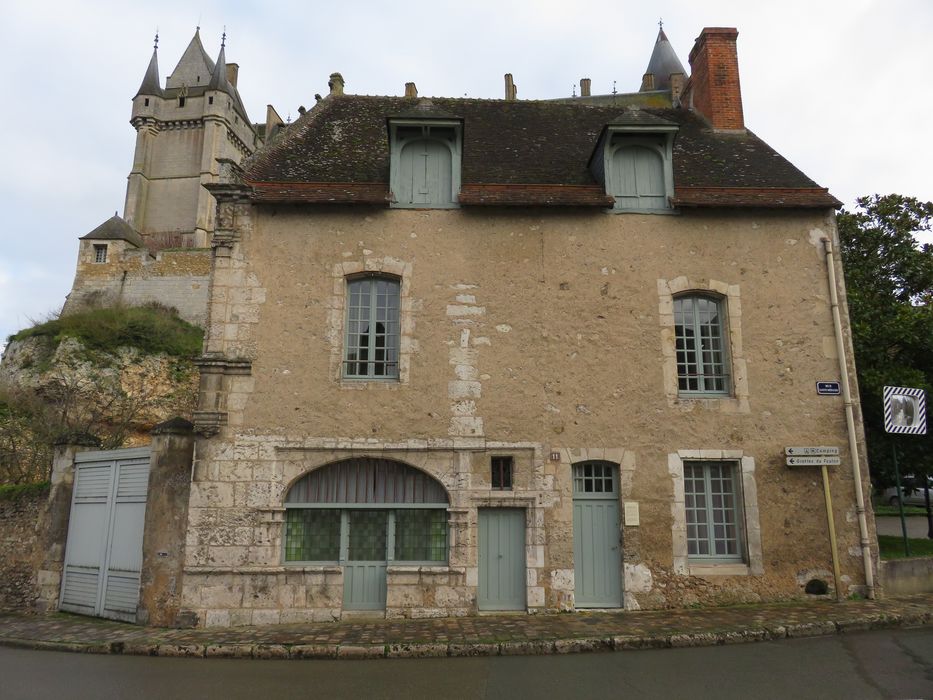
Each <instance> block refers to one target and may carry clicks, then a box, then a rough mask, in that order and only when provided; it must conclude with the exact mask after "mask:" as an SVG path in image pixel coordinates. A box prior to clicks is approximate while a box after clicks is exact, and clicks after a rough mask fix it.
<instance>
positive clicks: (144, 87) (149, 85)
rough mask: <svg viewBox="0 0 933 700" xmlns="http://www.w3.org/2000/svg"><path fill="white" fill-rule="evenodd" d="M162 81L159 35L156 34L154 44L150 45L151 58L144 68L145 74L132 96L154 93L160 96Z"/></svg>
mask: <svg viewBox="0 0 933 700" xmlns="http://www.w3.org/2000/svg"><path fill="white" fill-rule="evenodd" d="M162 94H163V93H162V81H161V79H160V78H159V35H158V34H156V37H155V46H153V47H152V58H151V59H149V67H148V68H147V69H146V75H145V76H144V77H143V82H142V84H140V86H139V90H137V91H136V94H135V95H134V98H136V97H139V96H140V95H154V96H156V97H162Z"/></svg>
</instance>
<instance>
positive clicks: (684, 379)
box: [674, 296, 730, 394]
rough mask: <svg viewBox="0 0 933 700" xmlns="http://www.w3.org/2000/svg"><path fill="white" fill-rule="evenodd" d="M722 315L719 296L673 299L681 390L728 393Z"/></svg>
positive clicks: (678, 376) (700, 392)
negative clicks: (715, 297)
mask: <svg viewBox="0 0 933 700" xmlns="http://www.w3.org/2000/svg"><path fill="white" fill-rule="evenodd" d="M722 316H723V304H722V303H721V302H720V301H719V300H718V299H714V298H712V297H706V296H685V297H677V298H676V299H674V331H675V335H676V338H677V340H676V343H677V345H676V349H677V388H678V390H679V391H680V392H681V393H688V394H689V393H695V394H727V393H729V391H730V384H729V363H728V358H727V354H726V345H725V333H724V329H723V324H722Z"/></svg>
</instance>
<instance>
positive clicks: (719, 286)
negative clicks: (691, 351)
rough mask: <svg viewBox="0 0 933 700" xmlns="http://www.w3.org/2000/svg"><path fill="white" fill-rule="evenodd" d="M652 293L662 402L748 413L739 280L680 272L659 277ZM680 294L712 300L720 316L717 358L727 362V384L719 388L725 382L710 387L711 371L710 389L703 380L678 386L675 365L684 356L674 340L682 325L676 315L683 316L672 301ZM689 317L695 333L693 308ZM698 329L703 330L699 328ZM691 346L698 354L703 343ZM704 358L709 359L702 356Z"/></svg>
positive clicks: (678, 367) (679, 366) (680, 306)
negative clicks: (698, 277)
mask: <svg viewBox="0 0 933 700" xmlns="http://www.w3.org/2000/svg"><path fill="white" fill-rule="evenodd" d="M658 297H659V298H658V302H659V304H658V310H659V319H660V324H661V353H662V356H663V358H664V361H663V372H664V393H665V394H666V396H667V399H668V405H670V406H672V407H673V406H677V405H680V404H684V403H686V402H691V403H692V404H693V405H696V404H701V405H705V406H707V407H709V408H716V409H718V410H721V411H723V412H727V413H748V412H749V410H750V408H749V403H748V400H749V393H748V392H749V389H748V374H747V368H746V360H745V352H744V349H743V347H742V302H741V293H740V289H739V285H737V284H732V285H730V284H727V283H725V282H721V281H719V280H691V279H689V278H687V277H685V276H684V277H676V278H674V279H671V280H665V279H659V280H658ZM686 299H689V300H692V301H693V300H712V301H715V307H714V309H715V310H718V313H719V315H720V324H719V325H720V329H721V345H722V358H723V359H724V360H725V361H728V388H725V383H720V387H721V388H719V389H715V387H716V382H715V381H713V377H712V375H710V376H711V387H712V388H713V389H714V390H710V389H709V388H708V387H706V386H705V384H704V387H703V388H702V389H701V388H700V387H699V384H697V385H696V389H694V390H691V389H690V386H691V385H690V382H689V381H688V382H686V387H687V388H686V389H683V388H682V386H683V385H684V382H682V381H681V380H682V377H681V371H680V370H681V369H682V368H683V365H684V364H685V363H684V362H682V360H685V359H687V358H686V357H685V356H684V349H683V348H682V347H680V346H679V344H678V334H679V333H681V334H683V328H684V326H683V323H679V322H678V319H679V320H680V321H681V322H683V321H684V314H685V311H684V304H683V302H682V301H681V302H680V303H678V301H677V300H686ZM702 303H703V302H701V304H702ZM707 311H709V310H708V309H707ZM701 316H702V314H701ZM707 316H709V314H708V313H707ZM692 319H693V320H692V323H693V332H694V333H695V334H696V333H697V330H698V329H697V324H698V322H697V317H696V314H695V309H694V310H693V316H692ZM701 320H702V319H701ZM700 325H702V324H700ZM707 325H709V324H707ZM707 330H709V328H707ZM700 332H701V333H702V332H703V331H702V329H700ZM695 351H696V352H699V353H702V352H703V348H701V347H699V346H697V347H695ZM701 359H704V358H701ZM705 359H706V360H709V359H711V358H710V356H709V355H707V357H706V358H705ZM687 364H689V363H687ZM701 364H702V363H701ZM704 382H705V379H704Z"/></svg>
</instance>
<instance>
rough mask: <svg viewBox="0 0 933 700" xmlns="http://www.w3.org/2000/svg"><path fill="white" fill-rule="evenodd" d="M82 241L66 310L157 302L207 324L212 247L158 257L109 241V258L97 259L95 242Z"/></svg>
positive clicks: (120, 242) (161, 254)
mask: <svg viewBox="0 0 933 700" xmlns="http://www.w3.org/2000/svg"><path fill="white" fill-rule="evenodd" d="M95 243H96V244H98V245H100V244H101V241H85V240H82V241H81V248H80V251H79V253H78V267H77V271H76V273H75V280H74V284H73V285H72V289H71V293H70V294H69V295H68V299H67V300H66V301H65V306H64V309H63V313H69V312H74V311H77V310H79V309H81V308H83V307H88V306H91V307H95V306H112V305H116V304H122V305H125V306H144V305H145V304H151V303H158V304H162V305H163V306H169V307H173V308H175V309H177V310H178V314H179V316H181V317H182V318H183V319H185V320H186V321H188V322H189V323H193V324H195V325H198V326H201V327H204V326H205V325H206V318H207V295H208V287H209V284H210V283H209V275H210V251H208V250H202V249H191V250H163V251H159V252H158V253H156V254H155V255H152V254H150V253H149V252H148V251H147V250H144V249H138V248H133V247H127V244H126V243H125V242H124V241H107V242H106V243H107V246H108V251H107V261H106V262H104V263H96V262H94V259H95V258H94V244H95Z"/></svg>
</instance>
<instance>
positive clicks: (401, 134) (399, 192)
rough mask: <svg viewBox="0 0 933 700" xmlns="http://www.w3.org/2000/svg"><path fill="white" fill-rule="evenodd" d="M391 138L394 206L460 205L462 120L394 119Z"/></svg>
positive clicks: (427, 207)
mask: <svg viewBox="0 0 933 700" xmlns="http://www.w3.org/2000/svg"><path fill="white" fill-rule="evenodd" d="M389 139H390V145H391V169H390V176H389V179H390V186H391V189H392V194H393V202H392V206H393V207H399V208H407V209H445V208H455V207H457V206H458V204H457V195H458V194H459V192H460V154H461V127H460V122H456V121H430V122H426V121H393V122H392V123H391V125H390V135H389Z"/></svg>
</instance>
